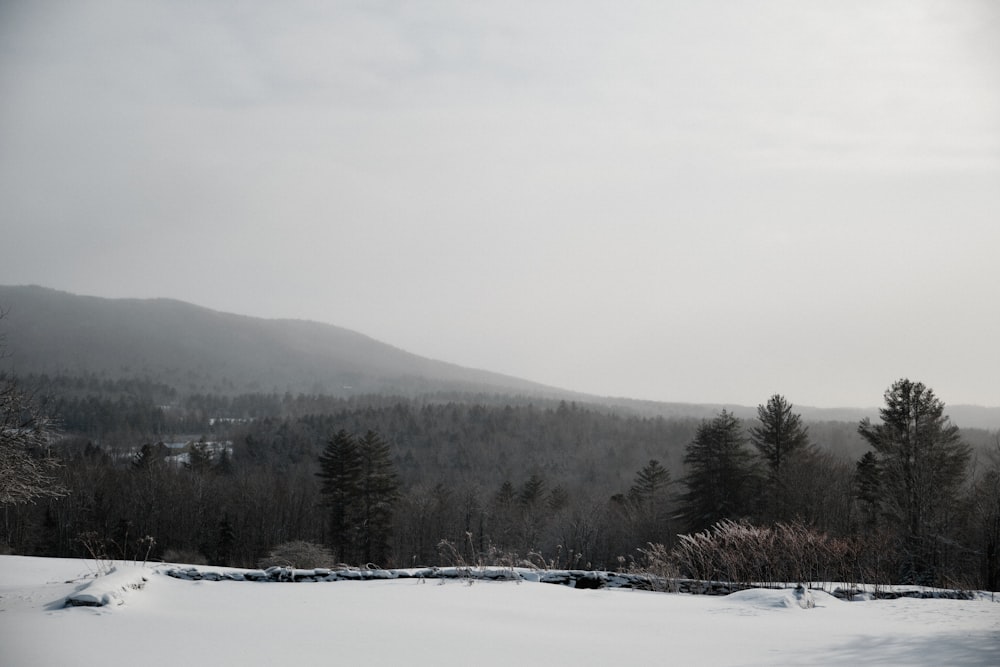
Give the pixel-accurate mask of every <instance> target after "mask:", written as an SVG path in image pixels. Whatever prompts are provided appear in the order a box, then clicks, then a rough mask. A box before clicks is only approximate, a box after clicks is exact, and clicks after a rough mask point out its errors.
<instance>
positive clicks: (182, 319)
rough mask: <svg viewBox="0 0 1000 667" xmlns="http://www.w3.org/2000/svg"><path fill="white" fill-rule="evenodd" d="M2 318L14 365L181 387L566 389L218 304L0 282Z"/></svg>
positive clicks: (230, 390)
mask: <svg viewBox="0 0 1000 667" xmlns="http://www.w3.org/2000/svg"><path fill="white" fill-rule="evenodd" d="M0 307H2V308H3V310H4V311H6V312H7V315H6V317H4V319H3V320H2V324H0V331H2V332H3V333H5V334H6V343H7V350H8V352H9V353H10V354H11V355H12V356H11V357H10V358H9V359H7V360H5V368H9V369H11V370H13V371H14V372H15V373H18V374H29V373H35V374H40V373H47V374H58V373H63V374H68V375H80V374H93V375H97V376H100V377H106V378H109V379H116V378H131V377H148V378H152V379H155V380H156V381H158V382H163V383H166V384H169V385H172V386H174V387H175V388H177V389H178V390H179V391H181V392H182V393H192V392H206V393H223V394H236V393H243V392H258V391H259V392H285V391H290V392H293V393H298V392H308V393H323V394H329V395H333V396H349V395H353V394H363V393H392V394H400V395H416V394H421V393H428V392H470V393H499V394H527V395H533V396H545V397H553V398H556V397H560V398H562V397H565V398H569V397H570V396H571V393H570V392H564V391H560V390H557V389H554V388H551V387H545V386H543V385H540V384H536V383H532V382H528V381H526V380H520V379H518V378H513V377H508V376H504V375H500V374H497V373H490V372H487V371H480V370H473V369H469V368H462V367H460V366H456V365H453V364H448V363H444V362H441V361H435V360H432V359H426V358H424V357H420V356H417V355H415V354H410V353H408V352H405V351H403V350H400V349H398V348H395V347H392V346H391V345H387V344H385V343H381V342H379V341H376V340H374V339H372V338H369V337H367V336H364V335H362V334H359V333H356V332H354V331H350V330H348V329H343V328H340V327H335V326H331V325H328V324H320V323H317V322H308V321H303V320H268V319H261V318H253V317H246V316H242V315H234V314H230V313H221V312H216V311H213V310H209V309H207V308H202V307H199V306H194V305H191V304H188V303H183V302H180V301H174V300H170V299H148V300H145V299H104V298H98V297H91V296H77V295H74V294H70V293H67V292H61V291H56V290H52V289H48V288H43V287H37V286H27V287H10V286H0Z"/></svg>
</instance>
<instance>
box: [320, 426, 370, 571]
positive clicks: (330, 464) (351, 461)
mask: <svg viewBox="0 0 1000 667" xmlns="http://www.w3.org/2000/svg"><path fill="white" fill-rule="evenodd" d="M319 466H320V470H319V472H318V473H316V474H317V475H318V476H319V478H320V479H321V480H322V486H321V488H320V493H322V495H323V504H324V505H325V506H326V508H327V511H328V514H327V519H328V521H329V543H330V546H331V547H332V548H333V551H334V554H335V555H336V557H337V558H339V559H340V560H342V561H348V562H350V561H353V560H355V559H356V558H357V555H358V554H357V549H356V546H357V535H358V523H359V519H360V517H359V512H358V498H359V496H360V494H361V478H362V474H363V468H362V460H361V453H360V452H359V450H358V443H357V441H356V440H355V438H354V436H353V435H352V434H350V433H348V432H347V431H345V430H343V429H341V430H339V431H337V433H336V434H334V436H333V437H332V438H330V440H328V441H327V444H326V448H325V449H324V450H323V453H322V454H321V455H320V457H319Z"/></svg>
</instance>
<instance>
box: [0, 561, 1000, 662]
mask: <svg viewBox="0 0 1000 667" xmlns="http://www.w3.org/2000/svg"><path fill="white" fill-rule="evenodd" d="M93 567H94V566H93V563H92V562H91V561H82V560H73V559H46V558H28V557H20V556H2V557H0V665H3V666H4V667H32V666H35V665H39V666H42V665H44V666H50V665H67V666H73V665H102V666H107V667H114V666H116V665H128V666H129V667H134V666H135V665H170V666H171V667H194V666H197V665H213V666H218V665H239V666H240V667H246V666H249V665H268V666H283V665H408V664H409V665H436V666H438V665H511V664H528V665H535V664H538V665H623V664H676V665H927V666H930V665H934V666H939V665H953V666H961V665H991V666H995V665H998V664H1000V603H997V602H992V601H990V600H989V598H988V597H984V598H983V599H980V600H975V601H961V600H917V599H905V598H904V599H898V600H881V601H869V602H842V601H840V600H838V599H836V598H834V597H832V596H829V595H827V594H825V593H822V592H818V591H816V592H814V595H815V599H816V606H815V608H812V609H803V608H801V607H800V606H799V605H797V604H796V603H795V597H794V593H793V592H792V591H766V590H749V591H743V592H741V593H735V594H733V595H730V596H726V597H704V596H690V595H680V594H665V593H649V592H640V591H630V590H607V589H602V590H577V589H572V588H567V587H564V586H557V585H551V584H541V583H529V582H525V583H514V582H483V581H478V582H475V583H473V584H471V585H470V584H468V583H466V582H464V581H461V580H422V581H421V580H418V579H400V580H389V581H365V582H333V583H253V582H234V581H183V580H180V579H175V578H171V577H168V576H166V575H165V574H164V573H163V572H164V571H165V569H166V568H165V567H164V566H151V567H146V568H143V567H141V566H137V565H132V564H124V565H119V567H118V568H117V571H116V572H114V573H112V574H111V575H110V576H108V577H102V578H100V579H96V580H95V579H93V577H92V574H93ZM143 579H145V581H143ZM133 585H142V588H134V587H133ZM73 594H77V595H89V596H91V598H92V599H94V600H99V599H101V598H105V599H107V600H110V602H111V604H108V605H106V606H102V607H65V606H64V605H65V601H66V598H67V596H70V595H73Z"/></svg>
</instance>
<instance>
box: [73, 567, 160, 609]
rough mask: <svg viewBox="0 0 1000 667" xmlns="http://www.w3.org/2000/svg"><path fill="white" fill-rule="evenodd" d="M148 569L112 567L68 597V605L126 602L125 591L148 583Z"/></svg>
mask: <svg viewBox="0 0 1000 667" xmlns="http://www.w3.org/2000/svg"><path fill="white" fill-rule="evenodd" d="M146 580H147V577H146V570H145V569H140V568H118V567H112V568H111V569H110V570H109V571H108V573H107V574H104V575H102V576H99V577H97V578H96V579H93V580H91V581H90V582H88V583H87V584H86V585H85V586H84V587H83V588H81V589H80V590H78V591H77V592H75V593H73V594H72V595H69V596H67V597H66V606H67V607H107V606H111V605H120V604H124V603H125V599H124V596H125V593H127V592H128V591H132V590H140V589H142V588H143V587H144V586H145V585H146Z"/></svg>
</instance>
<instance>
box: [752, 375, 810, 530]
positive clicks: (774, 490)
mask: <svg viewBox="0 0 1000 667" xmlns="http://www.w3.org/2000/svg"><path fill="white" fill-rule="evenodd" d="M757 419H758V420H759V421H760V424H759V425H758V426H754V427H752V428H751V429H750V442H751V443H753V446H754V447H755V448H756V449H757V452H758V453H759V454H760V456H761V458H762V459H763V461H764V464H765V466H766V468H767V480H766V486H765V493H764V498H763V503H764V507H765V512H766V514H767V516H768V518H769V519H771V520H773V521H789V520H791V519H792V518H794V517H793V514H794V511H795V508H794V507H792V506H791V505H792V504H793V503H792V499H791V491H792V490H791V489H789V488H788V481H787V475H786V472H787V470H788V468H789V466H790V465H793V464H794V462H795V460H796V458H798V457H801V456H803V455H807V454H808V453H810V451H811V449H810V444H809V433H808V430H809V429H807V428H806V427H804V426H803V425H802V418H801V417H800V416H799V415H798V414H795V413H793V412H792V404H791V403H789V402H788V401H787V400H785V397H784V396H781V395H779V394H774V395H773V396H771V398H770V399H768V401H767V405H758V406H757Z"/></svg>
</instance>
